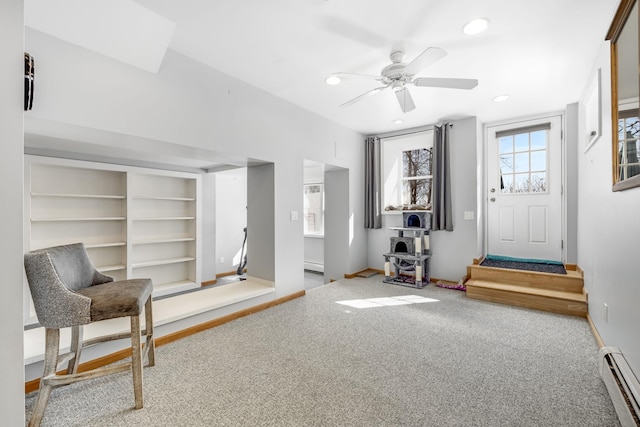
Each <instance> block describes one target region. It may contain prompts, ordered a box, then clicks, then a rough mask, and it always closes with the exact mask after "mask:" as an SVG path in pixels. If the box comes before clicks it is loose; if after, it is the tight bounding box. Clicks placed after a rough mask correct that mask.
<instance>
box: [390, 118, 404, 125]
mask: <svg viewBox="0 0 640 427" xmlns="http://www.w3.org/2000/svg"><path fill="white" fill-rule="evenodd" d="M392 123H393V124H394V125H399V124H401V123H404V120H402V119H395V120H394V121H393V122H392Z"/></svg>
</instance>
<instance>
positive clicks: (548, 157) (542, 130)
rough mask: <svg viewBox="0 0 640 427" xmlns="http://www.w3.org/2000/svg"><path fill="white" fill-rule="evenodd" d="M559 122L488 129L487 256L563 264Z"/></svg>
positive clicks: (539, 121)
mask: <svg viewBox="0 0 640 427" xmlns="http://www.w3.org/2000/svg"><path fill="white" fill-rule="evenodd" d="M561 127H562V120H561V118H560V117H559V116H555V117H548V118H545V119H539V120H532V121H527V122H520V123H512V124H509V125H500V126H493V127H488V128H487V131H488V134H487V141H488V149H487V171H488V172H487V173H488V175H487V182H488V185H489V188H488V191H487V195H488V201H487V224H488V230H487V251H488V253H489V254H491V255H502V256H509V257H516V258H531V259H544V260H552V261H562V162H561V159H562V148H561V144H562V141H561Z"/></svg>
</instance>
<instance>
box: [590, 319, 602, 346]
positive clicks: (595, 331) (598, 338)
mask: <svg viewBox="0 0 640 427" xmlns="http://www.w3.org/2000/svg"><path fill="white" fill-rule="evenodd" d="M587 322H589V327H590V328H591V333H592V334H593V337H594V338H595V339H596V343H598V347H599V348H602V347H605V345H604V341H603V340H602V337H601V336H600V332H598V329H597V328H596V325H595V323H593V319H591V316H590V315H589V313H587Z"/></svg>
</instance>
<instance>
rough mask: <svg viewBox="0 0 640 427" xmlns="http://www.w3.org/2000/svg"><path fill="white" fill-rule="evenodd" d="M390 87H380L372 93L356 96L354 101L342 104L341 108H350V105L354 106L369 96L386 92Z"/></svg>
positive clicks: (372, 90) (371, 91)
mask: <svg viewBox="0 0 640 427" xmlns="http://www.w3.org/2000/svg"><path fill="white" fill-rule="evenodd" d="M388 87H389V86H380V87H377V88H375V89H371V90H370V91H367V92H365V93H363V94H362V95H359V96H356V97H355V98H353V99H352V100H350V101H347V102H345V103H344V104H342V105H340V106H341V107H348V106H349V105H353V104H355V103H356V102H358V101H360V100H362V99H364V98H366V97H368V96H371V95H375V94H376V93H378V92H381V91H383V90H385V89H386V88H388Z"/></svg>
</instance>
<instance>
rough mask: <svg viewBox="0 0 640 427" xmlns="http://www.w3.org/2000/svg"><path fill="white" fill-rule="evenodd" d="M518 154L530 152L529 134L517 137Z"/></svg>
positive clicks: (521, 134)
mask: <svg viewBox="0 0 640 427" xmlns="http://www.w3.org/2000/svg"><path fill="white" fill-rule="evenodd" d="M515 140H516V149H515V151H516V153H517V152H521V151H529V134H528V133H520V134H518V135H516V138H515Z"/></svg>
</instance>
